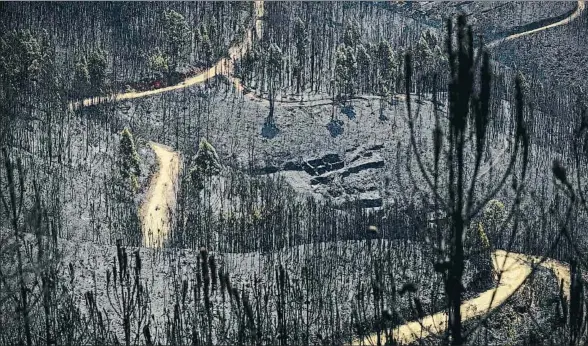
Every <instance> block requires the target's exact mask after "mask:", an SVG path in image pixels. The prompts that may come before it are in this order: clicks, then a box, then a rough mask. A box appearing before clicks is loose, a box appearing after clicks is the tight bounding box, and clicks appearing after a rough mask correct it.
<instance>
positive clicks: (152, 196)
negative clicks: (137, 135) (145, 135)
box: [141, 142, 181, 247]
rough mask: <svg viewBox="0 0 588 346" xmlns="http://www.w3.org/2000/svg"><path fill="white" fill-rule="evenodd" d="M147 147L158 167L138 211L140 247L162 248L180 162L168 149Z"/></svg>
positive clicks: (155, 146)
mask: <svg viewBox="0 0 588 346" xmlns="http://www.w3.org/2000/svg"><path fill="white" fill-rule="evenodd" d="M149 145H150V146H151V148H152V149H153V151H154V152H155V155H156V156H157V161H158V164H159V167H158V170H157V173H156V174H155V175H154V176H153V177H152V180H151V184H150V187H149V191H148V193H147V199H146V200H145V202H144V203H143V207H142V208H141V223H142V226H143V244H144V246H145V247H161V246H162V244H163V242H164V241H165V240H166V239H167V235H168V234H169V227H170V220H169V215H170V211H173V210H174V208H175V204H176V186H177V181H178V173H179V172H180V163H181V158H180V155H179V154H178V153H177V152H175V151H173V150H172V149H171V148H169V147H166V146H164V145H161V144H158V143H153V142H150V143H149Z"/></svg>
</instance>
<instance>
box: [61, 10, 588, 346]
mask: <svg viewBox="0 0 588 346" xmlns="http://www.w3.org/2000/svg"><path fill="white" fill-rule="evenodd" d="M584 10H585V4H584V1H578V4H577V8H576V10H575V11H574V12H573V13H572V14H571V15H570V16H569V17H567V18H565V19H563V20H560V21H558V22H555V23H552V24H549V25H546V26H544V27H541V28H537V29H534V30H530V31H526V32H522V33H518V34H513V35H510V36H507V37H505V38H502V39H498V40H495V41H492V42H490V43H488V44H487V47H488V48H493V47H495V46H497V45H499V44H501V43H503V42H506V41H510V40H513V39H516V38H519V37H522V36H527V35H531V34H534V33H537V32H540V31H544V30H547V29H550V28H554V27H558V26H561V25H566V24H568V23H570V22H571V21H573V20H574V19H576V18H578V17H579V16H580V14H581V13H582V12H583V11H584ZM255 12H256V22H255V26H254V27H253V28H251V29H250V30H248V32H247V33H246V37H245V39H244V40H243V42H241V43H240V44H238V45H236V46H234V47H232V48H230V49H229V57H228V58H224V59H221V60H219V61H218V62H217V63H216V64H215V65H214V66H213V67H211V68H210V69H208V70H207V71H205V72H203V73H201V74H199V75H197V76H194V77H191V78H189V79H186V80H184V81H183V82H181V83H179V84H176V85H172V86H168V87H164V88H160V89H155V90H149V91H144V92H127V93H121V94H116V95H113V96H105V97H95V98H88V99H85V100H82V101H78V102H74V103H71V104H70V108H73V109H76V108H79V107H85V106H90V105H93V104H97V103H101V102H116V101H120V100H128V99H135V98H141V97H148V96H152V95H156V94H161V93H164V92H168V91H172V90H178V89H182V88H186V87H190V86H193V85H196V84H200V83H203V82H205V81H207V80H208V79H210V78H212V77H214V76H216V75H219V74H224V75H226V76H227V77H228V78H229V80H230V81H231V82H232V83H233V84H234V85H235V87H236V88H237V89H239V90H243V86H242V85H241V83H240V81H239V79H237V78H235V77H233V76H232V75H231V73H232V71H233V61H234V60H236V59H238V58H239V57H241V56H242V54H243V53H245V52H246V50H247V49H249V47H250V46H251V44H252V43H253V35H258V37H259V36H260V35H261V30H262V21H261V17H262V16H263V12H264V11H263V1H255ZM250 97H252V98H257V97H255V96H251V95H250ZM258 99H261V98H258ZM317 101H318V100H310V102H317ZM297 102H299V101H297ZM277 103H279V102H277ZM149 144H150V146H151V148H152V149H153V150H154V152H155V154H156V156H157V158H158V162H159V170H158V172H157V173H156V174H155V176H154V177H153V178H152V181H151V185H150V188H149V192H148V197H147V199H146V201H145V202H144V204H143V206H142V208H141V218H142V223H143V232H144V238H145V241H144V242H145V246H146V247H161V246H162V244H163V242H164V241H165V239H166V237H167V234H168V233H169V214H170V211H172V210H173V209H174V206H175V186H176V184H177V179H178V174H179V171H180V166H181V157H180V155H179V153H178V152H175V151H173V150H172V149H171V148H168V147H166V146H163V145H161V144H157V143H153V142H150V143H149ZM504 152H505V150H503V151H502V152H501V153H500V154H499V156H501V155H502V154H503V153H504ZM486 173H487V172H484V174H486ZM493 257H494V267H495V269H496V270H497V271H499V272H502V273H503V274H502V277H501V281H500V284H499V285H498V286H497V287H496V288H493V289H490V290H488V291H486V292H483V293H482V294H480V295H479V296H478V297H476V298H474V299H471V300H468V301H466V302H464V303H463V305H462V307H461V310H462V318H463V319H464V320H465V319H469V318H473V317H477V316H480V315H482V314H484V313H485V312H487V311H489V310H492V309H494V308H496V307H498V306H499V305H500V304H502V303H503V302H505V301H506V300H507V299H508V298H509V297H510V296H511V295H512V294H513V293H514V292H515V291H516V290H517V288H518V287H519V286H521V285H522V284H523V283H524V282H525V281H526V279H527V277H528V276H529V275H530V274H531V271H532V269H531V268H532V267H531V266H532V264H533V263H535V262H537V261H538V258H537V257H534V256H529V255H524V254H517V253H507V252H505V251H503V250H498V251H496V252H494V254H493ZM541 265H542V266H543V267H546V268H549V269H551V270H552V271H553V272H554V274H555V275H556V276H557V278H558V281H561V280H563V281H564V292H565V295H566V296H567V297H569V284H570V282H569V280H570V274H569V268H568V267H567V265H565V264H562V263H559V262H557V261H555V260H547V261H545V262H543V263H542V264H541ZM446 328H447V314H446V313H445V312H439V313H436V314H433V315H429V316H426V317H425V318H423V319H422V320H420V321H413V322H410V323H407V324H404V325H402V326H399V327H397V328H396V329H395V330H394V339H395V340H396V341H400V342H402V343H409V342H412V341H415V340H417V339H419V338H422V337H426V336H428V335H431V334H436V333H441V332H443V331H444V330H445V329H446ZM382 343H385V338H384V337H382ZM375 344H376V335H375V334H374V335H370V336H368V337H367V338H365V339H361V340H355V341H354V345H375Z"/></svg>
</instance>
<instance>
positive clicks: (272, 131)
mask: <svg viewBox="0 0 588 346" xmlns="http://www.w3.org/2000/svg"><path fill="white" fill-rule="evenodd" d="M279 133H280V129H278V127H277V126H276V124H275V122H273V121H271V120H270V119H266V120H265V122H264V123H263V127H262V128H261V135H262V136H263V137H264V138H267V139H272V138H274V137H276V136H277V135H278V134H279Z"/></svg>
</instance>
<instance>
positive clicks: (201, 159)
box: [190, 138, 222, 190]
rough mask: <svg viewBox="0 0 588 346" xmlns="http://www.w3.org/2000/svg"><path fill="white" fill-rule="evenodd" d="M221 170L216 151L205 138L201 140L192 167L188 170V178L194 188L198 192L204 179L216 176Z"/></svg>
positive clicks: (202, 186) (202, 185)
mask: <svg viewBox="0 0 588 346" xmlns="http://www.w3.org/2000/svg"><path fill="white" fill-rule="evenodd" d="M221 168H222V167H221V164H220V160H219V158H218V154H217V153H216V149H214V147H213V146H212V144H210V143H209V142H208V141H207V140H206V139H205V138H202V139H201V140H200V144H199V145H198V152H197V153H196V158H195V159H194V166H193V167H192V169H191V170H190V176H191V178H192V182H193V183H194V186H196V188H198V189H199V190H201V189H203V188H204V181H205V179H206V178H208V177H211V176H214V175H218V174H219V173H220V172H221Z"/></svg>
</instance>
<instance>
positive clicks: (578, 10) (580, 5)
mask: <svg viewBox="0 0 588 346" xmlns="http://www.w3.org/2000/svg"><path fill="white" fill-rule="evenodd" d="M585 6H586V4H585V3H584V0H579V1H578V5H577V7H576V10H575V11H574V12H573V13H572V14H571V15H570V16H569V17H567V18H564V19H562V20H560V21H558V22H555V23H552V24H549V25H546V26H542V27H540V28H537V29H533V30H529V31H524V32H521V33H518V34H513V35H510V36H507V37H504V38H501V39H498V40H494V41H492V42H490V43H488V44H487V45H486V46H487V47H488V48H493V47H495V46H497V45H499V44H501V43H504V42H507V41H511V40H514V39H516V38H519V37H523V36H528V35H532V34H534V33H537V32H540V31H545V30H547V29H551V28H555V27H558V26H562V25H566V24H569V23H570V22H571V21H573V20H574V19H576V18H578V17H579V16H580V14H582V12H584V9H585Z"/></svg>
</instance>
